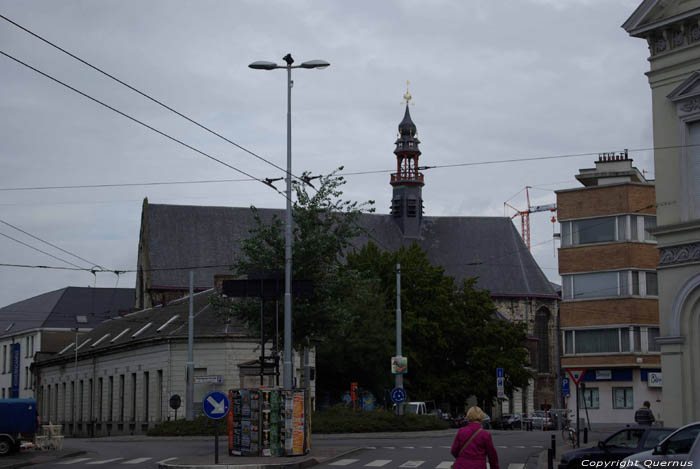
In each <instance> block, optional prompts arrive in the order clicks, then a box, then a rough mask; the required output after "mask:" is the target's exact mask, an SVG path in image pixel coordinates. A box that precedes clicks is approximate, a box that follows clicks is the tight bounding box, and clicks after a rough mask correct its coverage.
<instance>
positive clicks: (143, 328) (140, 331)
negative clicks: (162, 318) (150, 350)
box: [131, 322, 153, 337]
mask: <svg viewBox="0 0 700 469" xmlns="http://www.w3.org/2000/svg"><path fill="white" fill-rule="evenodd" d="M152 325H153V323H152V322H149V323H148V324H146V325H145V326H143V327H142V328H141V329H139V330H138V331H136V332H134V335H132V336H131V337H138V336H139V335H141V333H142V332H143V331H145V330H146V329H148V328H149V327H151V326H152Z"/></svg>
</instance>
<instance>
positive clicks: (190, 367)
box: [185, 270, 194, 420]
mask: <svg viewBox="0 0 700 469" xmlns="http://www.w3.org/2000/svg"><path fill="white" fill-rule="evenodd" d="M193 348H194V271H193V270H190V315H189V321H188V325H187V387H186V390H185V394H186V396H185V398H186V399H187V407H186V411H187V414H186V416H185V417H186V418H187V420H193V419H194V352H193Z"/></svg>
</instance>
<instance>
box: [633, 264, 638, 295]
mask: <svg viewBox="0 0 700 469" xmlns="http://www.w3.org/2000/svg"><path fill="white" fill-rule="evenodd" d="M632 294H633V295H635V296H636V295H639V272H637V271H636V270H633V271H632Z"/></svg>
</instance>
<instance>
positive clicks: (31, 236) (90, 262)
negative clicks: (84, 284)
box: [0, 219, 104, 270]
mask: <svg viewBox="0 0 700 469" xmlns="http://www.w3.org/2000/svg"><path fill="white" fill-rule="evenodd" d="M0 223H2V224H4V225H7V226H9V227H10V228H14V229H15V230H17V231H19V232H20V233H24V234H25V235H27V236H29V237H30V238H34V239H36V240H37V241H41V242H42V243H44V244H48V245H49V246H51V247H52V248H54V249H58V250H59V251H61V252H63V253H65V254H68V255H69V256H73V257H75V258H76V259H80V260H81V261H83V262H86V263H87V264H89V265H92V266H95V267H99V268H100V269H102V270H104V267H103V266H101V265H100V264H98V263H96V262H92V261H89V260H87V259H85V258H83V257H80V256H79V255H77V254H73V253H72V252H70V251H66V250H65V249H63V248H60V247H58V246H56V245H55V244H52V243H50V242H48V241H46V240H44V239H41V238H39V237H38V236H34V235H33V234H31V233H29V232H27V231H24V230H23V229H21V228H19V227H17V226H15V225H12V224H10V223H7V222H6V221H5V220H3V219H0Z"/></svg>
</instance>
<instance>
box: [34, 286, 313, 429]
mask: <svg viewBox="0 0 700 469" xmlns="http://www.w3.org/2000/svg"><path fill="white" fill-rule="evenodd" d="M214 294H215V290H214V289H209V290H206V291H203V292H199V293H197V294H195V295H194V296H193V305H192V310H193V313H194V347H193V356H194V381H195V384H194V402H193V405H194V409H193V411H194V414H195V415H197V414H199V413H200V412H201V402H202V400H203V398H204V397H205V396H206V394H207V393H208V392H210V391H213V390H222V391H227V390H229V389H234V388H239V387H257V386H259V385H260V376H259V367H258V365H257V360H258V358H259V355H260V344H259V339H258V338H257V337H254V334H250V333H249V331H248V330H247V328H246V327H245V326H244V325H242V324H241V323H240V322H238V321H236V320H235V319H234V318H231V317H228V316H226V315H221V314H220V313H219V312H217V310H216V307H214V306H213V305H212V304H210V301H209V298H210V297H211V296H212V295H214ZM189 308H190V300H189V297H186V298H180V299H178V300H175V301H172V302H171V303H170V304H168V305H166V306H162V307H156V308H147V309H145V310H141V311H137V312H134V313H130V314H126V315H122V316H117V317H114V318H111V319H108V320H106V321H104V322H102V323H101V324H99V325H98V326H97V327H95V328H94V329H93V330H91V331H90V332H88V333H86V334H83V335H81V336H80V337H79V339H78V344H77V355H76V343H75V341H74V342H72V343H70V344H68V345H67V346H66V347H64V348H63V349H62V350H60V351H59V352H58V353H55V354H41V355H39V356H38V357H37V360H36V361H35V363H34V364H33V371H34V374H35V376H36V397H37V405H38V408H39V412H40V415H41V421H42V422H53V423H60V424H62V425H63V426H64V432H65V433H66V434H69V435H91V434H95V435H110V434H137V433H143V432H145V431H146V430H147V429H148V428H149V427H152V426H155V425H156V424H158V423H160V422H162V421H164V420H170V419H174V418H176V417H177V418H184V417H185V414H186V411H187V409H186V399H185V396H186V368H187V349H188V317H189ZM295 358H296V360H295V364H296V368H295V369H297V370H298V371H297V372H298V373H300V372H301V371H300V368H299V359H298V357H295ZM310 361H311V364H312V365H313V364H314V356H313V354H311V357H310ZM269 371H271V370H269ZM298 378H300V375H299V376H298ZM264 384H265V385H267V386H272V385H274V384H275V377H274V376H272V375H268V376H265V377H264ZM311 389H312V396H313V382H312V387H311ZM175 395H178V396H180V398H181V402H182V407H181V408H179V409H177V410H176V409H173V408H171V407H170V404H169V402H170V398H171V397H173V396H175Z"/></svg>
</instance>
